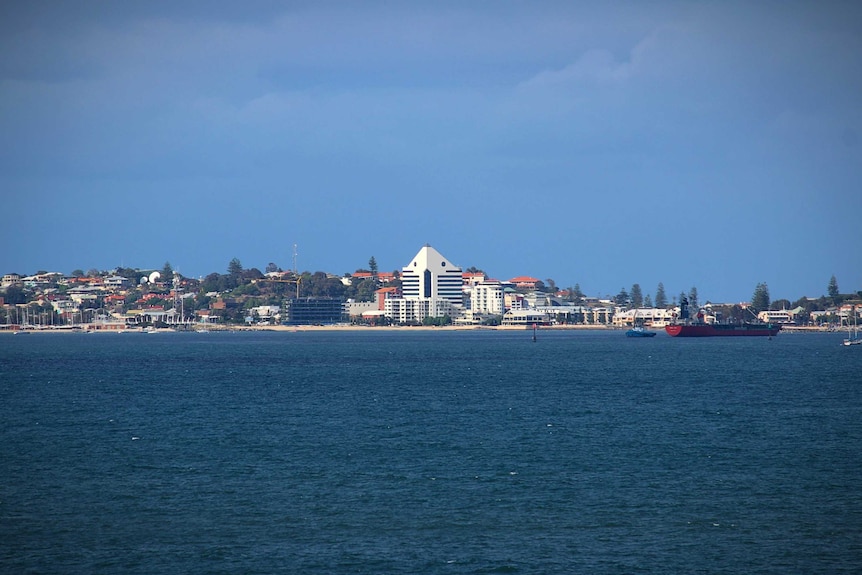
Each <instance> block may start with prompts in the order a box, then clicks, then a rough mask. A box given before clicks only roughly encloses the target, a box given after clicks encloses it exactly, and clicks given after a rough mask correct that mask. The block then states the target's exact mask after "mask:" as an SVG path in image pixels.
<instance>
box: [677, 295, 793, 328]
mask: <svg viewBox="0 0 862 575" xmlns="http://www.w3.org/2000/svg"><path fill="white" fill-rule="evenodd" d="M664 330H665V331H666V332H667V334H668V335H669V336H671V337H715V336H757V335H759V336H768V337H772V336H774V335H778V332H779V331H781V326H780V325H776V324H771V323H763V322H756V323H755V322H745V323H740V324H733V323H706V322H705V321H704V320H703V313H702V312H698V314H697V317H696V319H695V320H694V321H692V320H691V319H690V318H689V313H688V299H686V298H683V299H682V302H680V306H679V320H677V321H675V322H674V323H671V324H668V325H666V326H665V328H664Z"/></svg>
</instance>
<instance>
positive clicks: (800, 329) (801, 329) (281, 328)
mask: <svg viewBox="0 0 862 575" xmlns="http://www.w3.org/2000/svg"><path fill="white" fill-rule="evenodd" d="M199 329H204V330H206V331H208V332H263V331H271V332H306V331H328V332H338V331H342V332H344V331H529V330H531V329H532V326H528V325H494V326H484V325H445V326H425V325H419V326H368V325H351V324H332V325H269V326H240V325H237V326H225V325H218V326H216V325H209V326H192V327H190V328H189V329H175V328H156V329H155V330H149V331H147V330H145V329H144V328H137V327H134V328H120V329H104V328H96V327H92V326H88V325H87V324H83V325H80V326H75V327H37V328H25V329H21V328H20V327H18V328H17V329H13V328H11V327H10V328H5V326H2V327H0V334H4V333H5V334H12V335H15V334H18V333H28V334H29V333H80V334H91V333H115V334H116V333H186V332H187V333H195V332H197V331H198V330H199ZM627 329H629V328H628V327H625V326H619V327H618V326H612V325H584V324H574V325H550V326H547V325H546V326H539V327H538V330H539V331H625V330H627ZM651 331H656V332H662V331H664V330H663V329H654V330H651ZM781 331H782V332H785V333H794V334H797V333H839V332H840V331H841V330H837V329H829V328H828V327H817V326H782V328H781Z"/></svg>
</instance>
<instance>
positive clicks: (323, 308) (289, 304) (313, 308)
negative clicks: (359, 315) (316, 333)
mask: <svg viewBox="0 0 862 575" xmlns="http://www.w3.org/2000/svg"><path fill="white" fill-rule="evenodd" d="M344 316H345V312H344V303H343V302H342V300H341V299H336V298H331V297H297V298H291V299H289V300H286V301H285V302H284V312H283V313H282V318H286V321H285V323H286V324H288V325H324V324H333V323H340V322H342V321H344Z"/></svg>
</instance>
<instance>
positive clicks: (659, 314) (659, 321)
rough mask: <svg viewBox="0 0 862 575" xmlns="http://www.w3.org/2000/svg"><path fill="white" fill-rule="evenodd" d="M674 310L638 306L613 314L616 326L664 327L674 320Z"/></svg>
mask: <svg viewBox="0 0 862 575" xmlns="http://www.w3.org/2000/svg"><path fill="white" fill-rule="evenodd" d="M673 316H674V311H673V310H669V309H664V308H637V309H629V310H620V311H618V312H617V313H615V314H614V316H613V321H612V323H613V325H614V326H616V327H631V326H633V325H645V326H647V327H664V326H666V325H667V324H668V323H670V322H671V321H672V320H673Z"/></svg>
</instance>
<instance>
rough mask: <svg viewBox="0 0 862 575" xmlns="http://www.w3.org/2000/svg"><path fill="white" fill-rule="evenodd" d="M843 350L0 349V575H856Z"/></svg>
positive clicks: (857, 472) (657, 343) (851, 401)
mask: <svg viewBox="0 0 862 575" xmlns="http://www.w3.org/2000/svg"><path fill="white" fill-rule="evenodd" d="M841 339H842V335H841V334H817V335H792V334H781V335H779V336H778V337H776V338H773V339H771V340H770V339H767V338H709V339H689V340H686V339H672V338H669V337H667V336H665V335H664V334H660V335H659V336H657V337H655V338H651V339H630V338H626V337H624V336H623V334H622V332H583V331H577V332H576V331H570V332H549V331H545V332H543V331H541V330H540V331H539V335H538V340H537V341H536V342H535V343H534V342H532V341H531V332H529V331H524V332H497V331H475V332H434V331H410V330H407V329H405V330H403V331H402V330H394V331H379V332H375V331H368V332H345V333H340V332H339V333H333V332H297V333H263V332H259V333H207V334H194V333H164V334H132V333H127V334H123V335H117V334H94V335H87V336H85V335H80V334H63V335H58V334H32V335H29V336H27V337H12V336H0V410H2V418H0V572H3V573H63V574H73V573H140V574H144V573H146V574H152V573H168V574H173V573H177V574H179V573H231V574H235V573H247V574H253V573H261V574H264V573H304V574H329V573H332V574H341V573H363V574H364V573H368V574H383V573H416V574H437V573H440V574H447V573H452V574H461V573H546V574H556V573H559V574H563V573H566V574H568V573H613V574H618V573H657V574H658V573H661V574H667V573H748V574H760V573H775V574H786V573H824V574H826V573H829V574H836V573H848V574H849V573H854V574H856V573H860V572H862V349H860V348H859V347H852V348H845V347H843V346H841V345H840V342H841Z"/></svg>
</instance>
